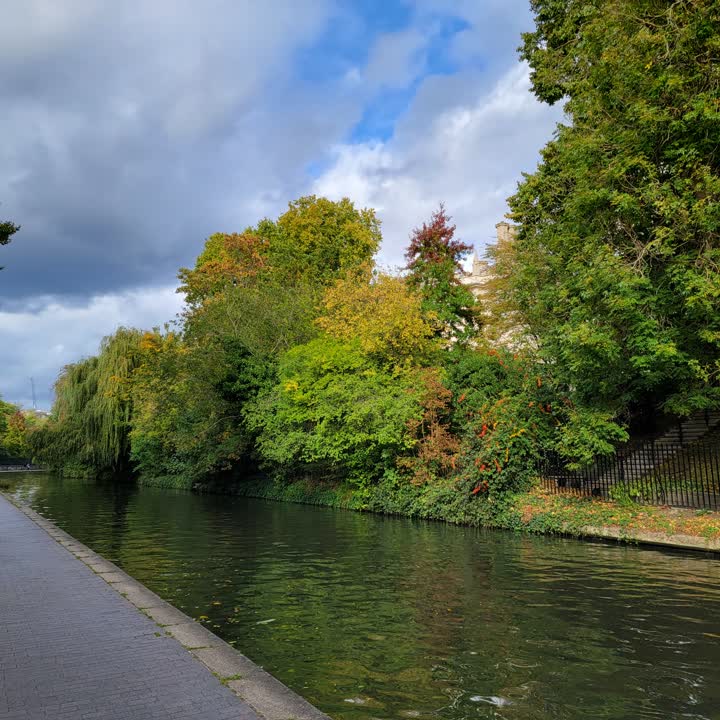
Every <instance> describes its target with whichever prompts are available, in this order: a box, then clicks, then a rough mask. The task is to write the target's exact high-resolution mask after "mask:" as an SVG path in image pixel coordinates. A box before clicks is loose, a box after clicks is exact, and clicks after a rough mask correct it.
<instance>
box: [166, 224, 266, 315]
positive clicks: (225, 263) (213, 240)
mask: <svg viewBox="0 0 720 720" xmlns="http://www.w3.org/2000/svg"><path fill="white" fill-rule="evenodd" d="M266 250H267V248H266V244H265V241H264V240H263V239H262V238H260V237H259V236H257V235H253V234H250V233H242V234H238V233H232V234H227V233H216V234H215V235H211V236H210V237H209V238H208V240H207V241H206V243H205V249H204V250H203V252H202V253H201V254H200V256H199V257H198V259H197V262H196V263H195V267H194V268H193V269H192V270H190V269H188V268H182V269H181V270H180V272H179V273H178V278H179V279H180V281H181V285H180V289H179V291H180V292H184V293H185V294H186V296H187V300H188V302H189V303H190V304H197V303H200V302H202V301H203V300H205V299H206V298H208V297H210V296H212V295H213V294H215V293H217V292H220V291H221V290H223V289H224V288H226V287H229V286H232V285H244V284H247V282H248V281H249V280H250V279H252V278H255V277H257V276H258V275H259V274H260V273H261V272H262V271H263V270H265V269H266V267H267V259H266Z"/></svg>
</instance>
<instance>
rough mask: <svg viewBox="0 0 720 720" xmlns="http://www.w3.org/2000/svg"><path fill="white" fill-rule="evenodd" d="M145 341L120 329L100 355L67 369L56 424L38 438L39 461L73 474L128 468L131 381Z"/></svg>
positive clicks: (59, 390) (57, 403) (135, 332)
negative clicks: (141, 343)
mask: <svg viewBox="0 0 720 720" xmlns="http://www.w3.org/2000/svg"><path fill="white" fill-rule="evenodd" d="M142 337H143V334H142V332H141V331H139V330H133V329H128V328H120V329H118V330H117V332H116V333H115V334H114V335H110V336H108V337H106V338H104V339H103V341H102V343H101V344H100V352H99V353H98V354H97V355H96V356H93V357H90V358H87V359H85V360H81V361H80V362H77V363H73V364H71V365H67V366H65V368H64V369H63V371H62V372H61V374H60V377H59V378H58V380H57V382H56V383H55V403H54V405H53V412H52V419H51V422H50V423H48V425H47V426H46V428H44V429H43V431H42V432H38V433H35V434H34V436H33V439H32V442H33V446H34V451H35V456H36V457H37V458H38V459H39V460H41V461H43V462H45V463H47V464H49V465H51V466H53V467H55V468H58V469H63V470H65V471H66V472H68V473H82V474H89V475H99V474H102V473H117V472H121V471H123V470H125V469H127V466H128V458H129V454H130V442H129V431H130V419H131V414H132V394H131V382H132V376H133V372H134V371H135V369H136V368H137V367H138V365H139V363H140V358H141V347H140V342H141V339H142Z"/></svg>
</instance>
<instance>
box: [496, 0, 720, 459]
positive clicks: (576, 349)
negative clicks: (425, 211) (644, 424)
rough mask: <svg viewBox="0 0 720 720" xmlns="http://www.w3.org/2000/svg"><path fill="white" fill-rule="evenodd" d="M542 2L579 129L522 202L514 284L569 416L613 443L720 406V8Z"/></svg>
mask: <svg viewBox="0 0 720 720" xmlns="http://www.w3.org/2000/svg"><path fill="white" fill-rule="evenodd" d="M532 8H533V10H534V12H535V18H536V29H535V31H534V32H532V33H528V34H526V35H525V36H524V44H523V47H522V52H521V54H522V57H523V58H524V59H526V60H527V61H528V62H529V64H530V66H531V68H532V83H533V90H534V92H535V94H536V95H537V96H538V98H540V99H541V100H544V101H546V102H549V103H553V102H557V101H558V100H560V99H562V98H566V99H567V102H566V105H565V110H566V113H567V115H568V118H569V120H570V121H571V124H570V125H560V126H559V127H558V130H557V133H556V137H555V138H554V139H553V140H552V141H551V142H550V143H548V145H547V146H546V147H545V149H544V150H543V152H542V162H541V163H540V165H539V167H538V169H537V171H536V172H534V173H533V174H530V175H526V176H525V178H524V180H523V182H522V183H521V184H520V186H519V188H518V191H517V193H516V194H515V195H514V196H513V197H512V198H511V199H510V205H511V209H512V217H513V219H514V220H515V221H516V222H517V223H518V224H519V233H518V237H517V240H516V241H515V243H514V248H513V253H512V255H513V257H512V268H511V271H512V272H511V274H510V276H511V282H510V285H511V288H510V292H511V294H512V298H513V301H514V302H515V304H516V307H517V308H518V309H519V310H520V311H521V313H522V315H523V319H524V321H525V322H526V323H527V325H528V327H529V329H530V331H531V332H532V333H533V334H534V335H535V337H536V338H537V341H538V346H539V353H540V356H541V359H542V361H543V363H544V364H545V366H546V368H547V369H548V374H549V375H550V377H551V378H553V382H554V383H555V384H556V386H557V388H558V391H559V392H560V393H562V394H563V395H564V396H565V398H566V403H565V407H567V408H568V417H570V416H578V413H579V416H583V414H585V417H589V416H590V415H592V417H593V418H594V420H593V423H594V427H595V431H594V433H592V434H594V435H595V438H596V440H597V442H598V443H599V445H603V444H605V446H609V445H608V444H607V443H606V442H605V441H606V440H608V441H609V440H615V439H617V438H618V437H620V436H621V433H619V431H618V425H617V423H620V424H623V423H625V422H628V421H633V420H634V419H635V418H640V417H642V416H643V414H649V413H652V412H657V410H658V409H662V410H666V411H668V412H672V413H678V414H689V413H690V412H692V411H693V410H696V409H699V408H708V407H717V406H718V405H720V383H719V382H718V380H719V378H720V273H719V272H718V268H720V202H718V201H719V200H720V151H719V150H718V147H719V146H718V143H717V138H718V137H720V110H719V109H718V104H717V102H718V101H717V98H718V87H719V86H720V74H719V72H718V66H717V62H716V58H717V54H718V51H719V50H720V8H719V7H718V5H717V3H716V2H714V0H696V1H694V2H673V3H667V2H662V1H660V0H594V1H593V2H575V1H574V0H572V1H571V0H565V1H559V0H533V2H532ZM572 427H575V428H576V429H577V428H579V427H580V425H579V424H575V425H573V423H570V424H568V425H567V428H572ZM566 440H567V438H566ZM588 442H591V443H592V442H594V441H592V440H590V439H588ZM566 445H567V446H568V447H570V446H573V442H572V441H570V442H569V443H568V442H566ZM575 451H577V446H576V447H575Z"/></svg>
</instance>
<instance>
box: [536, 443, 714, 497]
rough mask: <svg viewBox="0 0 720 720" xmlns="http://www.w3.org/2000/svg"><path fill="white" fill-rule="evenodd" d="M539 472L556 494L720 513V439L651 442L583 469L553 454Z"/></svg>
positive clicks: (618, 451) (543, 482)
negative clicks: (567, 463) (622, 500)
mask: <svg viewBox="0 0 720 720" xmlns="http://www.w3.org/2000/svg"><path fill="white" fill-rule="evenodd" d="M538 470H539V474H540V476H541V478H542V484H543V486H544V487H545V488H546V489H548V490H550V491H551V492H556V493H570V494H575V495H587V496H591V497H598V498H603V499H606V500H618V499H621V498H630V499H632V500H635V501H636V502H640V503H646V504H648V505H672V506H675V507H685V508H697V509H708V510H719V509H720V438H712V439H703V440H697V441H695V442H693V443H690V444H683V443H682V442H667V441H660V440H658V441H649V442H646V443H643V444H642V445H639V446H636V447H623V448H620V449H618V450H617V451H616V452H615V453H613V454H612V455H604V456H600V457H597V458H596V459H595V461H594V462H593V463H592V464H591V465H589V466H587V467H585V468H582V469H579V470H568V469H567V468H566V465H565V462H564V461H563V460H561V459H560V458H559V457H557V456H551V455H549V456H547V457H546V458H545V459H544V460H543V461H542V462H541V463H540V466H539V468H538Z"/></svg>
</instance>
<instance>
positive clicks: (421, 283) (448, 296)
mask: <svg viewBox="0 0 720 720" xmlns="http://www.w3.org/2000/svg"><path fill="white" fill-rule="evenodd" d="M471 250H472V247H471V246H470V245H467V244H466V243H464V242H461V241H460V240H455V225H451V224H450V218H449V217H448V215H447V214H446V212H445V208H444V207H443V206H442V205H441V206H440V209H439V210H437V211H436V212H434V213H433V215H432V217H431V219H430V223H423V224H422V227H419V228H415V230H414V231H413V233H412V235H411V237H410V245H409V246H408V249H407V251H406V253H405V258H406V260H407V268H406V269H407V270H408V271H409V272H408V283H409V285H410V287H412V288H415V289H417V290H418V291H419V292H420V293H421V295H422V297H423V308H424V310H425V311H426V313H428V316H429V317H431V318H433V320H434V322H435V326H436V332H437V334H438V335H439V336H441V337H443V338H445V339H448V340H461V339H466V338H468V337H469V336H471V335H473V334H474V333H475V332H476V331H477V328H478V324H479V315H478V312H477V308H476V306H475V298H474V297H473V295H472V293H471V292H470V291H469V290H468V289H467V288H466V287H464V286H463V285H462V284H461V283H460V280H459V277H458V275H459V273H460V272H461V271H462V260H463V259H464V258H465V257H466V256H467V254H468V253H469V252H470V251H471Z"/></svg>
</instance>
